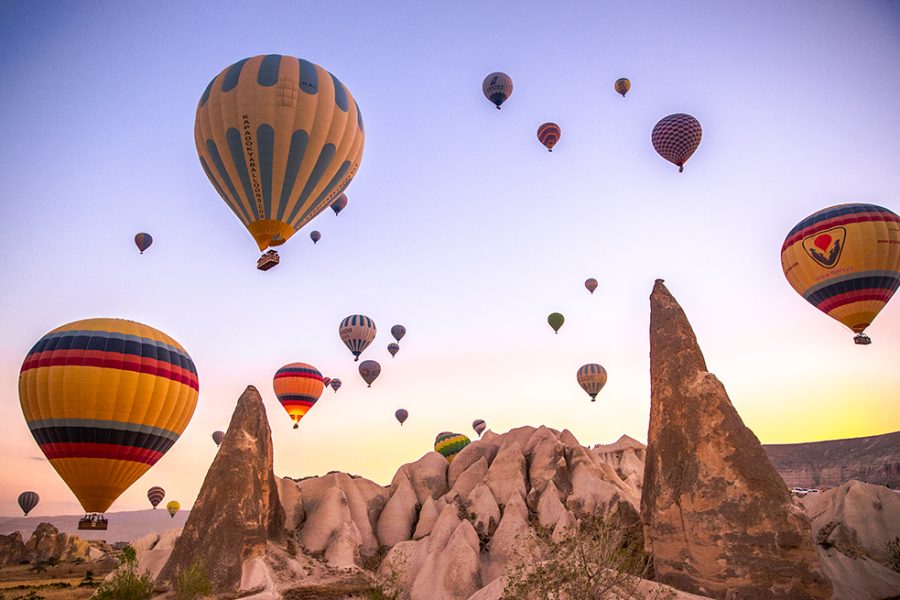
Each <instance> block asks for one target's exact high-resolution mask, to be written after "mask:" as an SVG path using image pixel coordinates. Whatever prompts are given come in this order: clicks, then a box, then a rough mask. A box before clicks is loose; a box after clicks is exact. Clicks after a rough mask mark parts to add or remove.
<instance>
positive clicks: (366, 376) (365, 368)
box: [359, 360, 381, 387]
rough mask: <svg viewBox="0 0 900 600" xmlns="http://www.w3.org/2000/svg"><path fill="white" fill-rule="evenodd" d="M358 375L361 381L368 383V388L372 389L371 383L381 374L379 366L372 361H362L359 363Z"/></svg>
mask: <svg viewBox="0 0 900 600" xmlns="http://www.w3.org/2000/svg"><path fill="white" fill-rule="evenodd" d="M359 374H360V375H361V376H362V378H363V381H365V382H366V383H368V384H369V387H372V382H373V381H375V380H376V379H378V376H379V375H380V374H381V365H380V364H378V362H377V361H374V360H364V361H362V362H361V363H359Z"/></svg>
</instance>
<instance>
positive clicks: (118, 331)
mask: <svg viewBox="0 0 900 600" xmlns="http://www.w3.org/2000/svg"><path fill="white" fill-rule="evenodd" d="M198 390H199V382H198V379H197V370H196V369H195V368H194V363H193V361H191V357H190V356H188V354H187V352H185V350H184V348H182V347H181V346H180V345H179V344H178V342H176V341H175V340H173V339H172V338H170V337H169V336H167V335H166V334H164V333H162V332H161V331H158V330H156V329H154V328H152V327H149V326H147V325H142V324H140V323H135V322H134V321H125V320H122V319H86V320H83V321H75V322H74V323H69V324H68V325H63V326H62V327H59V328H57V329H54V330H53V331H51V332H50V333H48V334H47V335H45V336H44V337H42V338H41V339H40V340H39V341H38V343H37V344H35V345H34V347H33V348H32V349H31V351H30V352H29V353H28V356H26V357H25V362H24V364H23V365H22V370H21V372H20V374H19V401H20V403H21V405H22V412H23V413H24V415H25V421H26V422H27V423H28V428H29V429H30V430H31V434H32V435H33V436H34V439H35V440H36V441H37V443H38V445H39V446H40V448H41V450H42V451H43V452H44V454H45V455H46V456H47V459H48V460H49V461H50V464H52V465H53V468H54V469H56V471H57V472H58V473H59V475H60V476H61V477H62V478H63V480H64V481H65V482H66V484H67V485H68V486H69V488H70V489H71V490H72V492H73V493H74V494H75V496H76V497H77V498H78V500H79V502H81V506H82V507H83V508H84V510H85V511H86V512H89V513H102V512H105V511H106V510H107V509H108V508H109V507H110V505H111V504H112V503H113V502H114V501H115V499H116V498H118V497H119V495H121V494H122V492H124V491H125V490H126V489H128V487H129V486H130V485H131V484H132V483H134V482H135V480H137V479H138V478H139V477H140V476H141V475H143V474H144V473H145V472H147V470H148V469H149V468H150V467H151V466H153V465H154V464H155V463H156V461H158V460H159V459H160V458H161V457H162V456H163V454H165V453H166V452H167V451H168V450H169V448H171V447H172V445H173V444H174V443H175V441H176V440H178V437H179V436H180V435H181V433H182V432H183V431H184V428H185V427H187V424H188V422H190V420H191V416H192V415H193V414H194V408H195V407H196V406H197V393H198Z"/></svg>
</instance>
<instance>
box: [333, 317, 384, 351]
mask: <svg viewBox="0 0 900 600" xmlns="http://www.w3.org/2000/svg"><path fill="white" fill-rule="evenodd" d="M376 331H377V330H376V329H375V321H373V320H372V319H370V318H369V317H367V316H365V315H350V316H349V317H347V318H345V319H344V320H343V321H341V324H340V326H338V333H339V334H340V336H341V341H342V342H344V345H345V346H347V348H349V349H350V352H352V353H353V356H354V359H353V360H354V361H357V360H359V355H360V354H362V352H363V350H365V349H366V348H367V347H368V346H369V344H371V343H372V340H374V339H375V333H376Z"/></svg>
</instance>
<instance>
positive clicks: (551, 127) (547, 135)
mask: <svg viewBox="0 0 900 600" xmlns="http://www.w3.org/2000/svg"><path fill="white" fill-rule="evenodd" d="M537 137H538V141H540V142H541V143H542V144H543V145H544V146H545V147H546V148H547V151H548V152H553V146H555V145H556V142H558V141H559V138H560V137H562V130H561V129H560V128H559V125H557V124H556V123H544V124H543V125H541V126H540V127H538V130H537Z"/></svg>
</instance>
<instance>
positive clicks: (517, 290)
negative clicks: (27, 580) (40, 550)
mask: <svg viewBox="0 0 900 600" xmlns="http://www.w3.org/2000/svg"><path fill="white" fill-rule="evenodd" d="M551 6H552V8H551ZM0 29H2V40H3V41H2V44H3V52H2V53H0V67H2V72H3V73H4V77H3V79H2V81H0V106H2V107H3V109H4V114H5V118H4V125H3V136H4V143H3V144H0V181H2V182H3V188H2V195H0V198H2V206H3V211H4V218H3V220H2V223H0V228H2V229H0V257H2V259H0V282H2V285H0V322H2V337H0V420H2V422H3V423H4V431H3V435H2V436H0V455H2V456H3V457H4V460H3V468H2V469H0V514H3V515H15V514H19V511H18V507H17V506H16V497H17V495H18V494H19V492H21V491H22V490H25V489H31V490H35V491H37V492H38V493H39V494H40V495H41V498H42V501H41V504H40V506H39V507H38V508H37V509H36V510H35V511H34V513H33V514H35V515H41V514H44V515H47V514H61V513H77V512H80V510H81V509H80V507H79V505H78V503H77V501H76V500H75V498H74V496H73V495H72V494H71V493H70V492H69V491H68V488H67V487H66V486H65V484H64V483H63V482H62V480H61V479H60V478H59V477H58V476H57V474H56V472H55V471H54V470H53V468H52V467H51V466H50V464H49V463H48V462H47V461H46V460H45V459H44V458H43V455H42V453H41V451H40V449H39V448H38V446H37V444H36V443H35V442H34V440H33V438H32V437H31V434H30V433H29V431H28V428H27V426H26V424H25V420H24V418H23V417H22V413H21V410H20V407H19V400H18V393H17V379H18V373H19V368H20V366H21V363H22V359H23V357H24V356H25V354H26V353H27V352H28V350H29V349H30V348H31V346H32V345H33V344H34V343H35V342H36V341H37V340H38V339H39V338H40V337H41V336H42V335H44V334H45V333H46V332H47V331H49V330H51V329H53V328H55V327H57V326H59V325H62V324H64V323H68V322H70V321H74V320H77V319H83V318H89V317H121V318H127V319H133V320H136V321H140V322H142V323H146V324H148V325H151V326H153V327H156V328H158V329H160V330H162V331H164V332H166V333H167V334H169V335H171V336H172V337H174V338H175V339H177V340H178V341H179V342H180V343H181V344H182V345H183V346H184V347H185V348H186V349H187V351H188V352H189V353H190V355H191V356H192V358H193V360H194V362H195V363H196V366H197V370H198V372H199V376H200V398H199V403H198V407H197V411H196V413H195V414H194V417H193V420H192V422H191V423H190V425H189V426H188V428H187V430H186V431H185V433H184V435H183V436H182V438H181V439H180V440H179V442H178V443H177V444H176V445H175V446H174V447H173V449H172V450H171V451H170V452H169V453H168V454H167V455H166V456H165V457H164V458H163V459H162V460H161V461H160V462H159V463H157V465H156V466H155V467H153V468H152V469H151V470H150V471H149V472H148V473H147V474H146V475H145V476H144V477H142V478H141V479H140V480H138V481H137V482H136V483H135V484H134V485H133V486H132V487H131V488H130V489H129V490H128V491H127V492H125V494H123V495H122V496H121V497H120V498H119V500H118V501H117V502H116V503H115V504H114V505H113V507H112V509H111V510H112V511H116V510H127V509H139V508H148V507H149V504H148V502H147V500H146V490H147V488H148V487H150V486H152V485H161V486H162V487H164V488H165V489H166V490H167V492H168V495H167V499H176V500H180V501H181V503H182V505H183V506H185V507H188V506H190V504H191V502H192V501H193V499H194V498H195V496H196V494H197V492H198V490H199V488H200V485H201V483H202V481H203V477H204V476H205V473H206V470H207V468H208V466H209V464H210V462H211V461H212V459H213V457H214V455H215V452H216V448H215V445H214V444H213V442H212V441H211V439H210V433H211V432H212V431H213V430H215V429H225V428H226V426H227V425H228V422H229V419H230V417H231V412H232V410H233V408H234V404H235V401H236V399H237V397H238V396H239V395H240V393H241V392H242V391H243V390H244V388H245V386H246V385H248V384H254V385H256V386H257V387H258V388H259V390H260V392H261V393H262V395H263V397H264V399H265V403H266V409H267V411H268V416H269V421H270V424H271V426H272V432H273V437H274V442H275V470H276V474H278V475H290V476H293V477H298V476H305V475H315V474H324V473H326V472H327V471H331V470H342V471H348V472H351V473H356V474H359V475H363V476H365V477H369V478H371V479H373V480H375V481H377V482H379V483H388V482H389V481H390V478H391V477H392V475H393V474H394V472H395V471H396V469H397V467H399V465H401V464H402V463H404V462H409V461H413V460H416V459H418V458H419V457H420V456H421V455H422V454H423V453H425V452H427V451H429V450H430V449H431V446H432V444H433V441H434V436H435V434H436V433H438V432H440V431H444V430H450V431H456V432H461V433H465V434H467V435H470V436H473V435H474V434H473V432H472V430H471V422H472V420H473V419H476V418H482V419H485V420H486V421H487V423H488V427H489V428H490V429H493V430H494V431H498V432H502V431H506V430H507V429H509V428H512V427H515V426H519V425H526V424H528V425H540V424H544V425H547V426H551V427H554V428H557V429H563V428H568V429H570V430H571V431H572V432H573V433H574V434H575V435H576V437H577V438H578V439H579V440H580V441H581V442H582V443H583V444H587V445H591V444H595V443H610V442H612V441H614V440H616V439H617V438H618V437H619V436H620V435H622V434H628V435H630V436H632V437H634V438H637V439H640V440H646V431H647V419H648V413H649V405H650V398H649V395H650V387H649V375H648V369H649V357H648V352H649V344H648V336H647V331H648V324H649V303H648V300H647V298H648V295H649V293H650V290H651V287H652V284H653V281H654V279H656V278H657V277H662V278H665V280H666V284H667V286H668V287H669V289H670V290H671V291H672V293H673V294H674V295H675V297H676V298H677V299H678V301H679V302H680V303H681V305H682V306H683V307H684V309H685V311H686V312H687V314H688V317H689V318H690V319H691V322H692V324H693V326H694V329H695V331H696V333H697V336H698V338H699V341H700V343H701V346H702V348H703V350H704V352H705V354H706V358H707V362H708V364H709V368H710V370H711V371H712V372H714V373H715V374H716V375H717V376H718V377H719V378H720V379H721V380H722V381H723V383H724V384H725V387H726V389H727V390H728V392H729V394H730V396H731V400H732V402H733V403H734V405H735V406H736V407H737V409H738V411H739V412H740V414H741V416H742V417H743V418H744V421H745V422H746V424H747V425H748V426H749V427H751V428H752V429H753V431H754V432H755V433H756V434H757V436H758V437H759V438H760V440H761V441H763V442H764V443H784V442H801V441H813V440H823V439H834V438H842V437H856V436H864V435H874V434H881V433H887V432H890V431H895V430H898V429H900V403H898V399H900V398H898V397H900V368H898V367H900V364H898V357H900V301H898V300H896V299H895V300H894V302H893V303H892V304H889V305H888V306H887V308H886V309H885V310H884V311H883V312H882V314H881V315H880V316H879V317H878V319H877V320H876V321H875V323H874V324H873V326H872V327H871V328H870V329H869V334H870V335H871V336H872V339H873V344H872V345H871V346H869V347H859V346H855V345H854V344H853V342H852V333H851V332H850V331H849V330H847V329H845V328H844V327H843V326H842V325H840V324H838V323H837V322H835V321H833V320H831V319H830V318H828V317H827V316H826V315H824V314H822V313H820V312H818V311H817V310H816V309H815V308H814V307H812V306H811V305H809V304H807V303H806V302H805V301H804V300H803V299H802V298H801V297H800V296H798V295H797V294H796V293H795V292H794V290H793V289H792V288H791V287H790V286H789V285H788V283H787V281H786V280H785V278H784V276H783V274H782V272H781V266H780V262H779V252H780V248H781V243H782V241H783V239H784V237H785V235H786V234H787V232H788V230H790V228H791V227H793V226H794V225H795V224H796V223H797V222H798V221H799V220H801V219H802V218H803V217H805V216H807V215H808V214H810V213H812V212H814V211H816V210H818V209H821V208H824V207H826V206H829V205H833V204H839V203H845V202H868V203H874V204H878V205H881V206H884V207H886V208H889V209H891V210H893V211H894V212H900V110H898V98H900V7H898V4H897V3H896V2H891V1H889V0H885V1H881V2H852V3H851V2H838V1H820V0H815V1H807V2H800V1H797V2H776V1H760V2H754V3H743V4H741V5H737V4H734V3H721V2H691V3H678V6H677V7H676V6H675V5H674V4H673V3H671V2H625V1H621V2H588V1H585V2H567V3H554V4H553V5H551V4H548V3H546V2H522V1H519V2H493V3H484V2H452V3H442V4H439V3H432V2H412V1H410V2H404V3H400V2H394V3H385V2H350V1H334V2H328V3H321V2H255V3H246V2H209V3H202V4H201V3H193V2H190V3H188V2H153V3H141V4H138V3H125V2H121V3H119V2H91V3H87V2H85V3H80V4H76V3H59V2H52V3H51V2H18V3H11V2H6V3H3V4H2V6H0ZM267 53H280V54H288V55H292V56H299V57H302V58H305V59H308V60H310V61H312V62H315V63H317V64H319V65H321V66H323V67H324V68H326V69H328V70H330V71H331V72H333V73H334V74H335V75H336V76H337V77H338V78H339V79H340V80H341V81H342V82H344V83H345V84H346V85H347V87H348V88H349V89H350V90H351V92H352V93H353V95H354V96H355V98H356V100H357V102H358V103H359V106H360V109H361V110H362V113H363V115H364V117H365V122H366V144H365V152H364V156H363V160H362V165H361V168H360V170H359V173H358V174H357V176H356V178H355V180H354V181H353V183H352V184H351V186H350V188H349V189H348V196H349V198H350V205H349V207H348V208H347V209H346V210H345V211H344V212H342V213H341V215H340V216H338V217H336V216H335V215H334V214H333V213H332V212H331V211H326V212H325V213H323V214H321V215H320V216H319V217H318V218H317V219H315V220H314V221H313V222H312V223H311V224H310V225H307V226H306V227H305V228H304V230H302V231H301V232H300V233H299V234H298V235H297V236H295V237H294V238H293V239H291V241H290V242H289V243H288V244H286V245H285V246H284V247H283V249H282V250H281V251H280V253H281V258H282V264H281V265H280V266H278V267H277V268H275V269H274V270H272V271H270V272H268V273H262V272H260V271H257V270H256V269H255V261H256V258H257V256H258V254H259V253H258V251H257V250H256V246H255V245H254V243H253V241H252V239H251V237H250V235H249V234H248V233H247V232H246V231H245V230H244V229H243V227H242V226H241V224H240V223H239V221H238V220H237V219H236V218H235V216H234V215H233V214H232V213H231V211H230V210H228V208H227V207H226V205H225V203H224V202H222V200H221V199H220V198H219V197H218V195H217V194H216V193H215V191H214V190H213V188H212V186H211V185H210V183H209V181H208V180H207V179H206V176H205V175H204V174H203V171H202V169H201V167H200V164H199V162H198V160H197V155H196V151H195V148H194V139H193V127H194V113H195V110H196V106H197V101H198V99H199V97H200V95H201V94H202V92H203V90H204V89H205V88H206V85H207V83H208V82H209V81H210V79H212V78H213V77H214V76H215V75H216V74H217V73H219V71H221V70H222V69H223V68H224V67H226V66H228V65H230V64H232V63H233V62H235V61H237V60H239V59H241V58H245V57H248V56H252V55H257V54H267ZM497 70H499V71H504V72H506V73H508V74H509V75H510V76H511V77H512V79H513V81H514V85H515V90H514V92H513V95H512V97H511V99H510V100H509V101H508V102H507V103H506V104H504V106H503V110H502V111H497V110H495V109H494V107H493V105H491V104H490V103H489V102H488V101H487V100H486V99H485V98H484V97H483V96H482V93H481V82H482V79H483V78H484V76H485V75H487V74H488V73H490V72H492V71H497ZM623 76H625V77H629V78H630V79H631V81H632V85H633V87H632V90H631V92H630V93H629V94H628V96H627V98H625V99H623V98H622V97H620V96H619V95H617V94H616V93H615V92H614V91H613V87H612V86H613V82H614V81H615V80H616V78H618V77H623ZM675 112H687V113H690V114H692V115H694V116H695V117H697V118H698V119H699V120H700V122H701V123H702V125H703V141H702V143H701V144H700V147H699V149H698V151H697V153H696V154H695V155H694V156H693V158H691V160H690V161H689V162H688V163H687V165H686V167H685V172H684V173H683V174H680V175H679V174H678V172H677V168H676V167H674V166H673V165H671V164H670V163H667V162H665V161H664V160H663V159H661V158H660V157H659V156H658V155H657V154H656V153H655V152H654V150H653V147H652V146H651V143H650V131H651V129H652V128H653V125H654V124H655V123H656V122H657V120H659V119H660V118H662V117H663V116H665V115H668V114H670V113H675ZM545 121H555V122H556V123H559V124H560V126H561V127H562V139H561V141H560V142H559V144H558V145H557V146H556V148H555V149H554V151H553V153H552V154H548V153H547V152H546V150H545V149H544V148H543V147H542V146H541V145H540V144H539V143H538V142H537V139H536V137H535V131H536V129H537V127H538V125H540V124H541V123H543V122H545ZM312 229H318V230H320V231H321V232H322V236H323V237H322V240H321V241H320V242H319V243H318V245H316V246H313V244H312V242H310V240H309V238H308V232H309V231H311V230H312ZM138 231H147V232H149V233H151V234H152V235H153V237H154V240H155V243H154V245H153V247H152V248H151V249H150V250H149V251H148V252H147V253H146V254H145V255H143V256H141V255H139V254H138V252H137V250H136V249H135V247H134V245H133V241H132V238H133V236H134V234H135V233H137V232H138ZM587 277H596V278H597V279H598V280H599V282H600V285H599V288H598V290H597V292H596V293H595V294H594V295H593V296H591V295H589V294H588V293H587V291H586V290H585V289H584V287H583V281H584V280H585V278H587ZM553 311H559V312H562V313H563V314H564V315H565V316H566V319H567V320H566V324H565V325H564V327H563V328H562V330H561V331H560V333H559V335H553V332H552V331H551V329H550V328H549V327H548V325H547V323H546V317H547V314H548V313H550V312H553ZM353 313H363V314H366V315H369V316H370V317H372V318H373V319H374V320H375V322H376V323H377V325H378V328H379V334H378V337H377V338H376V340H375V342H374V343H373V345H372V346H371V347H370V348H369V349H368V350H367V351H366V352H365V353H364V354H363V358H372V359H375V360H378V361H379V362H381V364H382V366H383V372H382V375H381V377H380V378H379V379H378V380H377V381H376V382H375V384H374V385H373V387H372V388H371V389H366V387H365V384H364V383H363V382H362V380H361V379H360V377H359V375H358V373H357V371H356V367H357V364H355V363H354V362H353V359H352V356H351V354H350V352H349V351H348V350H347V349H346V348H345V347H344V345H343V344H342V343H341V341H340V339H339V337H338V324H339V322H340V320H341V319H342V318H343V317H345V316H347V315H349V314H353ZM395 323H402V324H404V325H405V326H406V327H407V330H408V333H407V335H406V337H405V338H404V339H403V341H402V343H401V350H400V352H399V354H398V355H397V357H396V358H393V359H392V358H391V357H390V355H389V354H388V352H387V350H386V346H387V344H388V342H389V341H392V339H391V338H390V333H389V329H390V326H391V325H393V324H395ZM293 361H302V362H308V363H311V364H313V365H316V366H317V367H318V368H319V369H320V370H321V371H322V372H323V373H324V374H325V375H328V376H330V377H339V378H340V379H342V380H343V382H344V385H343V387H342V388H341V390H340V391H339V392H338V393H336V394H335V393H332V392H331V391H330V390H327V391H326V392H325V393H324V394H323V397H322V399H321V400H320V401H319V403H318V404H317V405H316V406H315V407H314V408H313V410H312V412H310V413H309V415H308V416H307V417H306V418H304V420H303V421H302V423H301V426H300V429H299V430H298V431H293V430H292V429H291V421H290V419H289V418H288V417H287V415H286V413H285V412H284V411H283V410H282V408H281V407H280V406H279V405H278V403H277V401H276V399H275V395H274V393H273V390H272V375H273V374H274V372H275V370H276V369H277V368H278V367H280V366H282V365H283V364H285V363H288V362H293ZM587 362H599V363H601V364H603V365H604V366H605V367H606V368H607V370H608V371H609V383H608V384H607V386H606V388H605V389H604V390H603V391H602V392H601V394H600V395H599V396H598V399H597V402H596V403H591V402H590V401H589V398H588V396H587V395H586V394H585V393H584V392H583V391H582V390H581V389H580V388H579V387H578V385H577V383H576V381H575V372H576V370H577V369H578V367H579V366H581V365H582V364H584V363H587ZM400 407H403V408H406V409H408V410H409V412H410V417H409V420H408V421H407V422H406V425H405V426H403V427H402V428H401V427H400V426H398V424H397V423H396V421H395V420H394V416H393V415H394V411H395V409H397V408H400Z"/></svg>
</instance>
